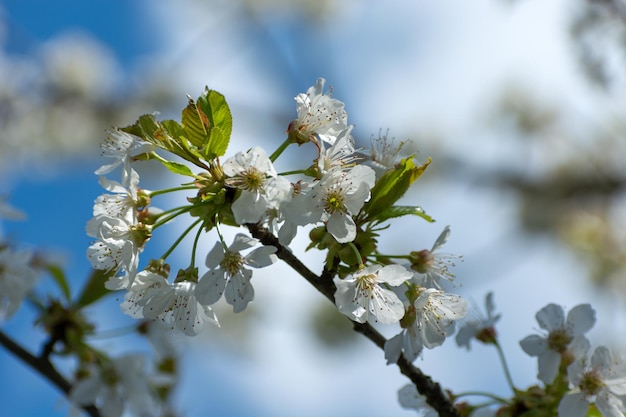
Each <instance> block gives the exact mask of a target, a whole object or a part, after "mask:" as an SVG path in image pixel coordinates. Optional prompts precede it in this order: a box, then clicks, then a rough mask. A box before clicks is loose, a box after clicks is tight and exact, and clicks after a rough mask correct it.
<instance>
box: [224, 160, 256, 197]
mask: <svg viewBox="0 0 626 417" xmlns="http://www.w3.org/2000/svg"><path fill="white" fill-rule="evenodd" d="M226 183H227V184H228V185H230V186H233V187H236V188H240V189H242V190H246V191H250V192H262V191H263V185H264V184H265V174H264V173H263V172H261V171H259V170H258V169H257V168H256V167H254V166H251V167H248V168H246V169H245V170H244V171H242V172H241V173H240V174H239V175H237V176H236V177H232V178H228V179H227V180H226Z"/></svg>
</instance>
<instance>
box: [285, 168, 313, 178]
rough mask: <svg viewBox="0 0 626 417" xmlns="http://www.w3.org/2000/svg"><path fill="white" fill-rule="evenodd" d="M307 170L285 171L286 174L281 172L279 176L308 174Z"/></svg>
mask: <svg viewBox="0 0 626 417" xmlns="http://www.w3.org/2000/svg"><path fill="white" fill-rule="evenodd" d="M306 171H307V170H306V169H296V170H294V171H285V172H279V173H278V175H281V176H283V177H284V176H286V175H296V174H306Z"/></svg>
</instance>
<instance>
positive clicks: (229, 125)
mask: <svg viewBox="0 0 626 417" xmlns="http://www.w3.org/2000/svg"><path fill="white" fill-rule="evenodd" d="M197 108H198V111H199V112H201V113H202V114H204V115H205V116H206V118H207V119H208V126H209V129H208V135H209V136H208V141H207V143H206V146H205V147H204V155H205V157H206V158H207V159H208V160H212V159H215V158H217V157H218V156H222V155H224V154H225V153H226V149H227V148H228V143H229V142H230V135H231V133H232V130H233V117H232V115H231V113H230V108H229V107H228V104H227V103H226V98H224V96H223V95H222V94H220V93H218V92H217V91H215V90H209V88H208V87H206V88H205V91H204V94H202V95H201V96H200V97H199V98H198V104H197Z"/></svg>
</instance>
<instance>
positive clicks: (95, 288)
mask: <svg viewBox="0 0 626 417" xmlns="http://www.w3.org/2000/svg"><path fill="white" fill-rule="evenodd" d="M111 276H113V271H102V270H99V269H94V270H93V271H92V273H91V275H90V276H89V279H88V280H87V283H86V284H85V286H84V287H83V290H82V292H81V294H80V296H79V297H78V299H77V300H76V302H75V303H74V307H76V308H82V307H85V306H88V305H89V304H93V303H94V302H96V301H98V300H99V299H101V298H102V297H104V296H105V295H107V294H109V293H110V292H111V291H109V290H107V289H106V288H105V287H104V283H105V282H106V281H107V279H109V277H111Z"/></svg>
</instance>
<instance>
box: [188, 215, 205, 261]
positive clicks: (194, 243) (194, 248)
mask: <svg viewBox="0 0 626 417" xmlns="http://www.w3.org/2000/svg"><path fill="white" fill-rule="evenodd" d="M203 228H204V225H202V226H200V227H199V228H198V233H196V237H195V238H194V240H193V248H192V249H191V267H192V268H193V267H194V266H195V265H196V249H197V248H198V241H199V240H200V235H201V234H202V229H203Z"/></svg>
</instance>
